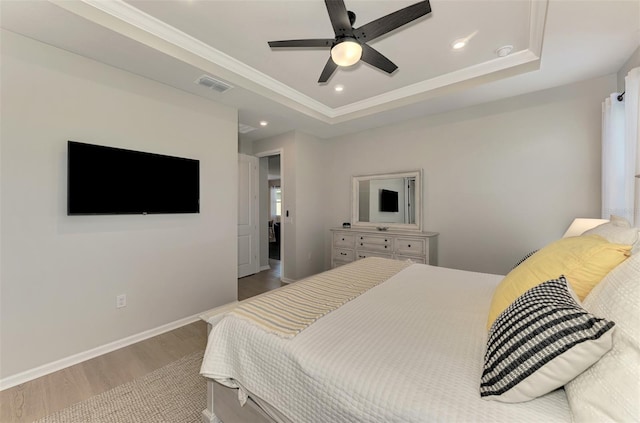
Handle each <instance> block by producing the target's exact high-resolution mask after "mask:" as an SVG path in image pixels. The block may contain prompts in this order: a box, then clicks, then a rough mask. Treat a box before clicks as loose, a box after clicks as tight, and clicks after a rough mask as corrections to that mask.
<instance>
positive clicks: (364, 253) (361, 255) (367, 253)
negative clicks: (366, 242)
mask: <svg viewBox="0 0 640 423" xmlns="http://www.w3.org/2000/svg"><path fill="white" fill-rule="evenodd" d="M367 257H382V258H388V259H392V258H393V256H392V255H391V254H383V253H374V252H370V251H358V252H357V253H356V260H360V259H364V258H367Z"/></svg>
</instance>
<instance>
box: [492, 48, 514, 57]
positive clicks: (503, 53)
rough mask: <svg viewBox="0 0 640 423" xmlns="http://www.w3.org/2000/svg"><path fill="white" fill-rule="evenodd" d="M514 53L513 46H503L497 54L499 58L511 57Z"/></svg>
mask: <svg viewBox="0 0 640 423" xmlns="http://www.w3.org/2000/svg"><path fill="white" fill-rule="evenodd" d="M512 51H513V46H512V45H508V46H502V47H500V48H499V49H497V50H496V54H497V55H498V57H505V56H508V55H510V54H511V52H512Z"/></svg>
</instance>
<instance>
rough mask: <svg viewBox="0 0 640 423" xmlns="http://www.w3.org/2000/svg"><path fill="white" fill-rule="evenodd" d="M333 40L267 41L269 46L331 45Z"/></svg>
mask: <svg viewBox="0 0 640 423" xmlns="http://www.w3.org/2000/svg"><path fill="white" fill-rule="evenodd" d="M333 41H334V40H333V38H319V39H308V40H283V41H269V47H271V48H279V47H331V45H332V44H333Z"/></svg>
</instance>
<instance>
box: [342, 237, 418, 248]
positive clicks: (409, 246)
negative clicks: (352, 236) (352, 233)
mask: <svg viewBox="0 0 640 423" xmlns="http://www.w3.org/2000/svg"><path fill="white" fill-rule="evenodd" d="M342 240H343V241H344V238H342ZM409 247H411V246H409Z"/></svg>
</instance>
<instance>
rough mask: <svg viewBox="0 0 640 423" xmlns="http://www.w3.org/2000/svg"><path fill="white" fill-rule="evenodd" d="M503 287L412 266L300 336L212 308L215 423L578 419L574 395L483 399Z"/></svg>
mask: <svg viewBox="0 0 640 423" xmlns="http://www.w3.org/2000/svg"><path fill="white" fill-rule="evenodd" d="M391 262H395V261H393V260H387V259H380V258H368V259H364V260H359V261H357V262H354V263H352V264H349V265H346V266H342V267H340V268H337V269H333V270H330V271H328V272H325V273H323V274H321V277H322V278H325V279H327V278H328V279H327V280H331V279H332V278H337V279H338V280H340V279H341V278H345V277H349V276H348V274H349V272H351V273H352V274H353V272H356V273H357V274H363V273H367V272H368V270H367V269H373V270H371V272H373V273H375V274H379V273H380V271H379V269H377V267H376V266H386V265H387V264H390V263H391ZM395 266H396V267H397V262H396V264H395ZM633 266H634V267H633V269H632V270H633V272H637V274H634V276H630V278H631V279H633V278H635V277H637V276H638V275H640V263H639V260H638V259H637V257H636V258H635V264H634V265H633ZM345 272H346V273H345ZM627 273H628V272H627ZM345 274H346V275H347V276H345ZM627 276H628V275H627ZM313 278H314V277H312V278H310V279H313ZM316 278H317V276H316ZM503 278H504V276H500V275H491V274H483V273H476V272H468V271H461V270H454V269H448V268H441V267H435V266H429V265H423V264H412V263H405V264H404V265H403V266H401V268H399V269H397V271H396V270H394V271H392V272H391V275H390V276H388V277H387V276H385V277H384V278H382V279H384V280H382V281H378V282H374V283H373V284H372V286H371V287H370V288H368V289H365V290H363V292H361V293H358V295H352V297H350V298H348V300H347V301H344V303H343V304H341V305H339V306H337V307H335V308H333V309H331V310H329V311H328V312H323V313H320V314H321V316H320V317H319V318H311V319H307V320H310V323H309V324H308V325H305V326H304V327H303V328H302V329H301V330H296V331H294V332H296V333H294V334H293V335H291V333H289V334H286V333H285V334H283V333H279V334H278V333H275V332H274V331H273V330H271V329H270V327H269V326H268V325H267V326H265V325H260V324H257V323H256V322H255V321H252V319H251V318H247V317H246V316H243V314H242V313H239V312H234V310H238V308H239V307H242V305H243V303H245V302H240V303H236V304H230V305H227V306H224V307H222V308H220V309H217V310H213V311H212V312H210V313H207V314H206V315H205V316H204V317H203V318H205V319H206V320H207V321H208V322H209V324H210V334H209V341H208V346H207V350H206V352H205V356H204V360H203V365H202V369H201V373H202V375H204V376H205V377H206V378H208V407H207V410H205V411H204V412H203V416H204V420H205V421H209V422H218V421H223V422H224V423H232V422H233V421H251V422H253V421H255V422H263V421H264V422H285V423H290V422H439V421H481V422H483V421H491V422H496V421H505V422H513V421H518V422H527V421H530V422H540V421H545V422H568V421H571V420H572V413H571V409H570V404H569V401H568V399H567V395H566V393H565V390H564V389H555V390H553V391H552V392H549V393H547V394H545V395H542V396H540V397H539V398H536V399H534V400H531V401H526V402H520V403H503V402H499V401H487V400H484V399H481V397H480V395H479V384H480V379H481V377H482V374H483V356H484V354H485V350H486V348H487V347H486V343H487V327H486V324H487V313H488V311H489V307H490V304H491V302H492V296H493V295H494V291H495V290H496V286H498V284H499V283H500V282H501V281H502V280H503ZM636 280H640V279H636ZM307 282H308V280H305V281H300V282H297V283H296V284H304V283H307ZM294 285H295V284H294ZM288 288H290V287H283V288H281V290H286V289H288ZM269 295H273V292H272V293H267V294H263V296H266V297H267V300H268V296H269ZM250 301H252V299H249V300H246V302H250ZM316 317H317V316H316ZM636 324H637V322H636ZM276 332H277V331H276ZM631 364H632V365H637V364H638V363H637V362H636V363H635V364H634V363H631ZM635 388H637V387H635ZM633 392H635V391H633ZM632 395H635V393H633V394H632ZM638 399H640V397H638ZM636 411H637V410H631V412H632V413H634V412H636ZM243 416H244V417H243Z"/></svg>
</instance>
